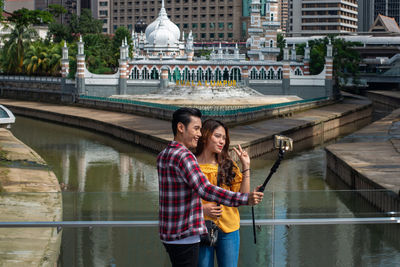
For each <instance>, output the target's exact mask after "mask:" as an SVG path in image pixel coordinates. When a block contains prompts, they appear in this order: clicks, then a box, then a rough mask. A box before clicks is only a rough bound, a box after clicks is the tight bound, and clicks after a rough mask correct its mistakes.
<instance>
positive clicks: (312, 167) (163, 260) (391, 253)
mask: <svg viewBox="0 0 400 267" xmlns="http://www.w3.org/2000/svg"><path fill="white" fill-rule="evenodd" d="M26 129H29V131H27V130H26ZM12 131H13V133H14V134H15V136H16V137H17V138H19V139H20V140H21V141H23V142H25V143H26V144H28V145H29V146H31V147H32V148H33V149H34V150H35V151H37V152H38V153H39V154H40V155H41V156H42V157H43V158H44V159H45V160H46V161H47V162H48V164H49V166H50V167H51V168H52V169H53V170H54V172H55V174H56V175H57V177H58V178H59V179H60V182H63V183H65V184H66V185H67V192H64V193H63V206H64V215H63V216H64V220H148V219H150V220H156V219H157V209H158V183H157V172H156V166H155V157H156V155H155V154H154V153H150V152H147V151H146V150H144V149H142V148H139V147H136V146H131V145H129V144H127V143H125V142H120V141H118V140H114V139H113V138H110V137H107V136H103V135H98V134H95V133H92V132H88V131H84V130H79V129H76V128H70V127H64V126H61V125H57V124H52V123H47V122H41V121H36V120H32V119H27V118H22V117H18V118H17V123H16V124H15V125H14V126H13V129H12ZM322 141H324V139H323V138H321V137H319V140H317V141H315V140H313V141H304V143H303V144H305V143H307V142H308V143H310V142H311V143H319V142H322ZM275 159H276V157H275V155H273V154H272V155H266V156H264V157H260V158H257V159H254V160H252V187H254V186H256V185H258V184H261V183H262V181H263V180H264V178H265V177H266V176H267V175H268V173H269V170H270V168H271V166H272V164H273V162H274V160H275ZM325 177H326V176H325V153H324V151H323V149H322V148H321V147H319V148H316V149H311V150H309V151H305V152H298V153H296V154H294V153H293V154H288V155H287V156H286V157H285V160H284V161H283V162H282V163H281V166H280V168H279V169H278V171H277V173H276V174H275V175H274V176H273V178H272V180H271V181H270V183H269V184H268V186H267V189H266V190H267V191H266V195H265V198H264V201H263V203H262V205H260V206H257V207H256V216H257V218H296V217H297V218H298V217H299V216H304V217H307V218H310V217H321V216H327V217H340V216H343V217H352V216H363V214H364V215H366V214H368V216H369V215H372V216H376V210H375V209H374V208H373V207H371V206H370V205H368V204H367V203H364V202H362V200H360V197H359V196H358V195H356V194H352V193H350V195H351V196H348V195H347V194H346V193H343V192H334V191H331V190H332V188H331V184H330V183H327V182H326V180H325V179H326V178H325ZM96 192H99V193H96ZM113 192H118V193H113ZM240 212H241V217H242V219H249V218H250V214H251V213H250V208H249V207H241V208H240ZM393 227H397V226H396V225H394V226H393ZM63 231H64V232H63V243H62V252H61V257H60V264H59V266H111V265H115V266H169V265H168V259H167V256H166V254H165V252H164V249H163V248H162V246H161V243H160V241H159V238H158V234H157V229H156V228H93V229H85V228H83V229H64V230H63ZM385 231H386V230H384V226H382V225H372V226H371V225H327V226H289V227H287V226H266V227H261V228H260V229H259V230H258V233H257V237H258V238H257V240H258V242H257V245H255V244H253V237H252V229H251V227H242V228H241V250H240V259H239V261H240V262H239V266H394V265H396V264H397V263H400V253H399V251H400V244H398V242H393V240H392V239H390V238H388V237H386V236H382V233H383V232H385ZM392 233H395V234H396V235H395V236H396V237H398V233H399V229H398V227H397V229H396V230H395V231H392ZM133 262H135V264H132V263H133Z"/></svg>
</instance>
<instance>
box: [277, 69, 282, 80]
mask: <svg viewBox="0 0 400 267" xmlns="http://www.w3.org/2000/svg"><path fill="white" fill-rule="evenodd" d="M276 76H277V79H278V80H282V69H281V68H279V69H278V74H277V75H276Z"/></svg>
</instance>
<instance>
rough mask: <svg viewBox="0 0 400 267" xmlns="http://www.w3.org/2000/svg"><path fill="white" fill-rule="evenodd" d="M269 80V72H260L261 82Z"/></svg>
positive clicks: (262, 70)
mask: <svg viewBox="0 0 400 267" xmlns="http://www.w3.org/2000/svg"><path fill="white" fill-rule="evenodd" d="M266 79H267V72H266V71H265V69H264V68H262V69H261V70H260V80H266Z"/></svg>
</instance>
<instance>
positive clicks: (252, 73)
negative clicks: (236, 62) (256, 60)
mask: <svg viewBox="0 0 400 267" xmlns="http://www.w3.org/2000/svg"><path fill="white" fill-rule="evenodd" d="M250 79H252V80H257V79H258V74H257V70H256V68H252V69H251V71H250Z"/></svg>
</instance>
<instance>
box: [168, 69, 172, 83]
mask: <svg viewBox="0 0 400 267" xmlns="http://www.w3.org/2000/svg"><path fill="white" fill-rule="evenodd" d="M168 81H170V82H172V75H171V70H170V69H169V68H168Z"/></svg>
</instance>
